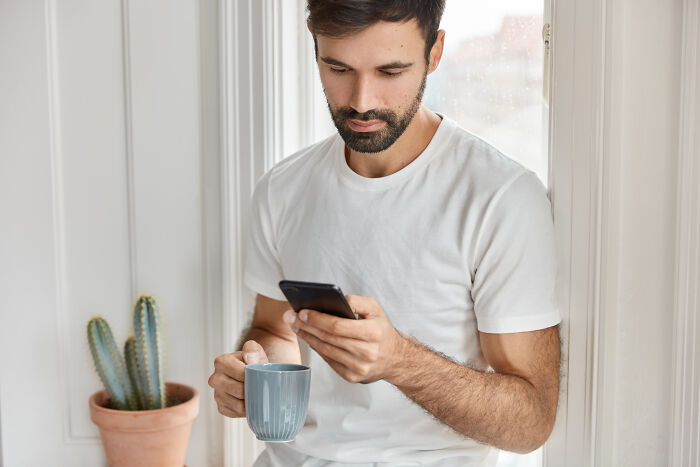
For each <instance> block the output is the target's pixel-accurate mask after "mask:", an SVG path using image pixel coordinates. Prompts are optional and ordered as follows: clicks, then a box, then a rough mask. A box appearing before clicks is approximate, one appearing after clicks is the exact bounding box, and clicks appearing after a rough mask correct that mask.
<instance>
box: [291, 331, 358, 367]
mask: <svg viewBox="0 0 700 467" xmlns="http://www.w3.org/2000/svg"><path fill="white" fill-rule="evenodd" d="M297 335H298V336H299V337H300V338H301V339H304V340H305V341H306V343H307V344H309V346H310V347H311V348H312V349H314V350H315V351H316V352H317V353H318V354H319V355H321V356H325V357H328V358H330V359H331V360H335V361H336V362H338V363H342V364H343V365H344V366H346V367H348V368H349V369H350V370H355V369H356V365H357V357H355V356H354V355H352V354H351V353H350V352H348V351H347V350H344V349H341V348H339V347H336V346H334V345H333V344H329V343H327V342H324V341H322V340H321V339H319V338H318V337H316V336H314V335H313V334H309V333H307V332H305V331H304V330H301V329H300V330H299V334H297Z"/></svg>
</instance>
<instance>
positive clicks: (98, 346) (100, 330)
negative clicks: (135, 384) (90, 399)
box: [87, 317, 138, 410]
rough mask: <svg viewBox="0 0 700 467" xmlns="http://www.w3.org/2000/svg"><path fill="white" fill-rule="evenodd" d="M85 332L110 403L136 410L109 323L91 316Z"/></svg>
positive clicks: (121, 407)
mask: <svg viewBox="0 0 700 467" xmlns="http://www.w3.org/2000/svg"><path fill="white" fill-rule="evenodd" d="M87 334H88V342H89V344H90V351H91V352H92V358H93V361H94V362H95V368H96V370H97V374H99V375H100V379H102V383H103V384H104V386H105V389H106V390H107V394H109V398H110V400H111V401H112V405H113V406H114V408H116V409H119V410H137V409H138V407H137V405H136V401H135V400H134V397H133V391H132V389H131V381H130V380H129V375H128V374H127V372H126V368H125V366H124V360H122V356H121V354H120V353H119V349H118V348H117V345H116V344H115V343H114V337H113V335H112V330H111V329H110V327H109V323H107V321H105V320H104V318H100V317H97V318H93V319H91V320H90V322H89V323H88V328H87Z"/></svg>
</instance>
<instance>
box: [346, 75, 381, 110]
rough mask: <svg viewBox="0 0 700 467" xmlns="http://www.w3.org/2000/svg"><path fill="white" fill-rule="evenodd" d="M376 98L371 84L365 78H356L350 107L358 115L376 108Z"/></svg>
mask: <svg viewBox="0 0 700 467" xmlns="http://www.w3.org/2000/svg"><path fill="white" fill-rule="evenodd" d="M376 104H377V102H376V97H375V94H374V90H373V86H372V82H371V80H370V79H369V78H367V77H362V76H358V77H357V80H356V81H355V85H354V88H353V92H352V98H351V100H350V106H351V107H352V108H353V109H355V110H356V111H357V112H359V113H365V112H367V111H368V110H372V109H375V108H376Z"/></svg>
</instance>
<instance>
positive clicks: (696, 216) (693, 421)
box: [669, 0, 700, 466]
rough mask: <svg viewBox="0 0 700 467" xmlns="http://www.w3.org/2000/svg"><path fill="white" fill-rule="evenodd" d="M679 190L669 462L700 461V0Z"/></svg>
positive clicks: (688, 36) (694, 12)
mask: <svg viewBox="0 0 700 467" xmlns="http://www.w3.org/2000/svg"><path fill="white" fill-rule="evenodd" d="M682 18H683V32H682V40H683V43H682V49H681V54H682V55H681V83H680V84H681V93H680V105H681V109H680V125H679V127H680V131H679V154H678V191H677V195H676V203H677V205H676V222H677V227H678V236H677V239H676V281H675V282H676V289H675V303H674V305H675V306H674V339H673V342H674V343H675V345H676V347H675V349H674V356H675V359H674V367H673V380H672V381H673V386H674V387H673V407H672V411H671V415H672V416H671V420H670V431H671V443H670V454H669V465H674V466H691V465H697V464H698V462H700V424H698V419H699V418H700V409H699V405H700V371H698V363H700V359H698V349H697V344H696V342H697V339H699V338H700V332H699V329H700V298H699V296H700V188H699V187H698V184H697V181H698V180H700V146H698V144H697V142H696V134H697V133H698V130H700V125H699V121H698V114H699V113H700V101H699V100H698V99H699V98H700V84H698V79H699V78H700V70H698V66H699V65H700V63H699V62H698V57H697V53H698V48H699V47H700V34H699V33H698V29H699V26H698V25H699V24H700V5H699V2H698V0H684V2H683V15H682Z"/></svg>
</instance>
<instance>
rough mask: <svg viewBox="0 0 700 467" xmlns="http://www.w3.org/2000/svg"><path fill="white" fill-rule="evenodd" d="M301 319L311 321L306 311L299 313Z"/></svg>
mask: <svg viewBox="0 0 700 467" xmlns="http://www.w3.org/2000/svg"><path fill="white" fill-rule="evenodd" d="M299 319H300V320H302V321H306V320H307V319H309V312H308V311H306V310H301V311H300V312H299Z"/></svg>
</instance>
